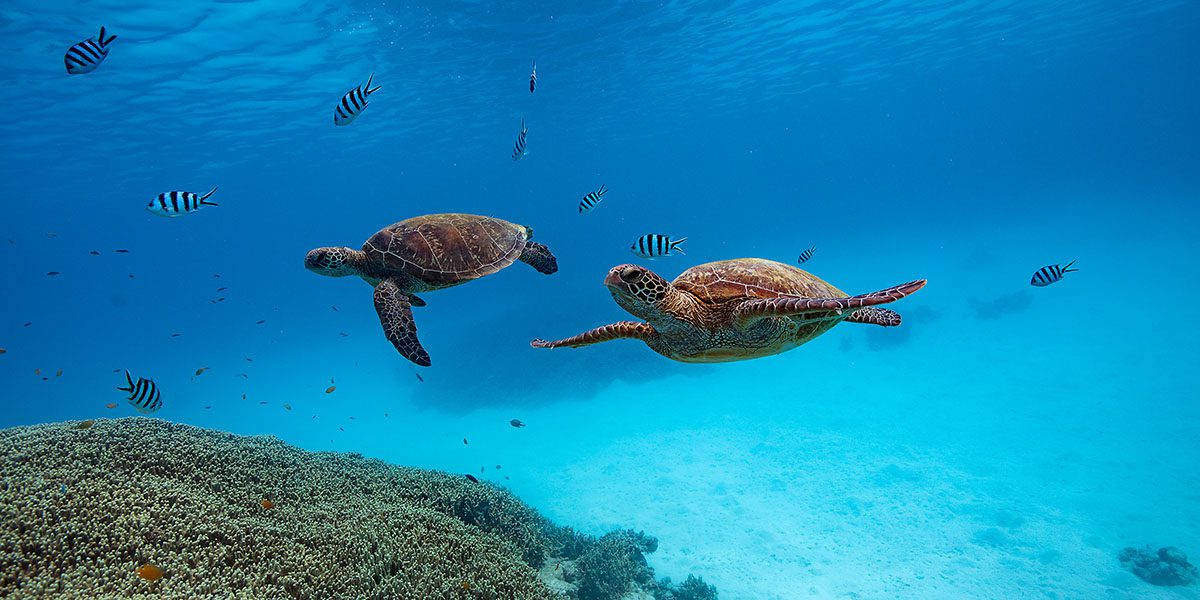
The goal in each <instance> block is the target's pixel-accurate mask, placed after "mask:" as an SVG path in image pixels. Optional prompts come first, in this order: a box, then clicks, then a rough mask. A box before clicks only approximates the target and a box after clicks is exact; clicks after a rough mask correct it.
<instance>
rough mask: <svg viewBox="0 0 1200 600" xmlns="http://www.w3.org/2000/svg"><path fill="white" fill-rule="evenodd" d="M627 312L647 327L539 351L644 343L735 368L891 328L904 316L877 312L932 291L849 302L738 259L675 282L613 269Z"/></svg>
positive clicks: (792, 270)
mask: <svg viewBox="0 0 1200 600" xmlns="http://www.w3.org/2000/svg"><path fill="white" fill-rule="evenodd" d="M604 285H605V286H607V287H608V290H609V292H611V293H612V295H613V299H614V300H616V301H617V304H620V305H621V308H624V309H625V310H627V311H629V312H630V313H632V314H633V315H634V316H636V317H638V318H641V319H644V320H645V322H641V321H620V322H617V323H612V324H611V325H605V326H603V327H598V328H596V329H593V330H591V331H587V332H584V333H581V334H579V335H576V336H573V337H569V338H566V339H562V340H558V341H554V342H547V341H545V340H540V339H538V340H533V342H532V345H533V347H535V348H560V347H564V346H565V347H570V348H578V347H579V346H587V345H590V344H598V343H600V342H607V341H609V340H615V339H620V338H631V339H637V340H642V341H643V342H646V345H648V346H650V348H651V349H652V350H654V351H655V352H658V353H659V354H661V355H663V356H665V357H667V358H672V359H675V360H678V361H683V362H728V361H734V360H745V359H749V358H758V357H760V356H770V355H772V354H778V353H780V352H783V351H785V350H791V349H792V348H795V347H796V346H799V345H801V344H803V343H805V342H807V341H809V340H811V339H813V338H815V337H817V336H818V335H821V334H822V333H825V332H826V331H829V329H830V328H831V327H833V326H834V325H837V324H838V323H840V322H842V321H850V322H854V323H872V324H875V325H882V326H885V327H894V326H896V325H899V324H900V315H898V314H896V313H895V312H892V311H890V310H888V309H886V308H874V306H875V305H878V304H886V303H888V302H893V301H896V300H899V299H900V298H903V297H905V296H907V295H909V294H911V293H913V292H915V291H917V290H919V289H921V288H922V287H924V286H925V280H924V279H922V280H918V281H913V282H911V283H906V284H904V285H898V286H896V287H893V288H888V289H886V290H882V291H879V292H873V293H870V294H864V295H862V296H847V295H846V294H845V293H843V292H842V291H841V290H839V289H837V288H835V287H833V286H832V285H830V284H828V283H826V282H825V281H823V280H821V279H820V278H819V277H817V276H816V275H813V274H812V273H809V272H808V271H804V270H802V269H798V268H796V267H793V266H791V265H785V264H783V263H778V262H775V261H772V260H763V259H759V258H739V259H735V260H723V261H718V262H711V263H707V264H703V265H699V266H695V267H692V268H690V269H688V270H686V271H684V272H683V273H682V274H680V275H679V277H677V278H675V281H673V282H667V280H665V279H663V278H662V277H659V276H658V275H656V274H654V273H653V272H651V271H649V270H647V269H645V268H643V267H639V266H637V265H620V266H616V267H613V268H612V270H610V271H609V272H608V277H605V279H604Z"/></svg>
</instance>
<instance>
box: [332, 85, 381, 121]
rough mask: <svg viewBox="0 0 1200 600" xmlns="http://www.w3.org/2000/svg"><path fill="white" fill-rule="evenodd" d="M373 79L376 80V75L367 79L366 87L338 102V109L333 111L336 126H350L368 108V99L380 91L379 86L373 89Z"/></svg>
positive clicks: (348, 94)
mask: <svg viewBox="0 0 1200 600" xmlns="http://www.w3.org/2000/svg"><path fill="white" fill-rule="evenodd" d="M373 79H375V74H374V73H371V76H370V77H367V83H366V84H365V85H360V86H358V87H356V88H354V89H352V90H350V91H349V92H346V95H345V96H342V101H341V102H338V105H337V109H336V110H334V111H333V124H334V125H338V126H341V125H349V124H350V123H352V122H353V121H354V119H357V118H358V115H359V114H361V113H362V111H363V109H365V108H366V107H367V98H368V97H370V96H371V94H374V93H375V92H377V91H379V86H375V87H371V80H373Z"/></svg>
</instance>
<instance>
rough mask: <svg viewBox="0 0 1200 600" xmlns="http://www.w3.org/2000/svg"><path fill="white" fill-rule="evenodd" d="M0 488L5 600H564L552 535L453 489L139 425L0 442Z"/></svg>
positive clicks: (56, 428) (439, 482)
mask: <svg viewBox="0 0 1200 600" xmlns="http://www.w3.org/2000/svg"><path fill="white" fill-rule="evenodd" d="M0 476H2V477H0V597H11V598H44V597H56V598H96V597H105V596H108V597H113V596H118V597H134V598H137V597H152V596H153V597H156V598H164V597H166V598H201V597H204V598H208V597H222V598H228V597H233V596H236V597H247V598H280V599H286V598H297V599H300V598H322V599H325V598H335V597H336V598H381V599H382V598H389V599H391V598H519V599H531V600H532V599H536V600H549V599H551V598H560V596H558V595H556V594H554V593H552V592H551V591H550V590H549V589H548V588H547V587H546V586H545V585H544V584H543V583H542V582H540V581H539V580H538V579H537V573H536V571H535V570H534V568H533V567H535V566H537V564H539V563H540V562H541V561H542V559H543V556H544V555H545V553H546V552H547V550H548V549H550V548H551V545H552V542H551V538H550V537H549V536H550V535H551V534H553V533H554V532H555V529H556V528H553V527H552V526H550V525H549V524H548V523H546V522H545V520H544V519H543V518H542V517H541V516H540V515H538V514H537V513H536V512H535V511H534V510H532V509H531V508H529V507H528V506H526V505H524V504H523V503H521V502H520V501H519V500H517V499H516V498H514V497H513V496H511V495H510V494H508V493H507V492H505V491H503V490H500V489H497V488H495V487H492V486H490V485H486V484H477V483H471V482H469V481H466V480H464V479H462V478H460V477H456V476H450V475H446V474H442V473H436V472H429V471H421V470H417V469H409V468H401V467H394V466H389V465H386V464H384V463H382V462H379V461H373V460H366V459H362V458H361V457H357V458H356V457H350V456H346V455H338V454H332V453H309V452H304V451H302V450H299V449H296V448H293V447H290V446H287V445H285V444H283V443H282V442H279V441H278V440H275V439H274V438H238V437H235V436H232V435H229V434H223V433H218V432H212V431H205V430H200V429H196V428H193V427H187V426H183V425H175V424H171V423H167V422H164V421H158V420H153V419H144V418H132V419H120V420H100V421H97V422H96V423H95V424H94V425H93V426H92V427H90V428H88V429H77V428H76V427H75V426H74V424H69V423H68V424H53V425H42V426H36V427H21V428H16V429H9V430H4V431H0ZM264 499H270V501H271V502H270V504H271V505H272V507H271V508H270V509H265V508H264V504H263V502H262V501H263V500H264ZM145 563H151V564H154V565H157V566H159V567H161V568H162V569H163V570H164V571H165V576H163V577H162V578H161V579H159V580H158V581H155V582H149V581H146V580H144V579H142V578H139V577H138V576H137V574H136V572H135V569H137V567H139V566H140V565H142V564H145Z"/></svg>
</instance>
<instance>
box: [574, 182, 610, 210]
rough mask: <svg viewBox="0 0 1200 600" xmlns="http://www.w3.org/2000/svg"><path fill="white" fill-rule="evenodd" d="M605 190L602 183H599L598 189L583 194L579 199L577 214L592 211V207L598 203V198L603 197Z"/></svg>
mask: <svg viewBox="0 0 1200 600" xmlns="http://www.w3.org/2000/svg"><path fill="white" fill-rule="evenodd" d="M607 191H608V190H606V189H604V184H600V189H598V190H596V191H594V192H592V193H590V194H588V195H586V196H584V197H583V200H580V201H579V214H581V215H582V214H584V213H590V212H592V209H593V208H596V205H597V204H600V200H601V199H602V198H604V193H605V192H607Z"/></svg>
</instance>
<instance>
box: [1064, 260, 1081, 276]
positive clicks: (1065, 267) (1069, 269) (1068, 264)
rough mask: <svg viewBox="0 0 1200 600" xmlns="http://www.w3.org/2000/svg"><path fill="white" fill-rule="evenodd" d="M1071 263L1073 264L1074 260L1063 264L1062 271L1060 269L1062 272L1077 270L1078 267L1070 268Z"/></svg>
mask: <svg viewBox="0 0 1200 600" xmlns="http://www.w3.org/2000/svg"><path fill="white" fill-rule="evenodd" d="M1073 264H1075V261H1071V262H1069V263H1067V264H1066V266H1064V267H1063V271H1062V272H1063V273H1071V272H1073V271H1078V270H1079V269H1072V268H1071V265H1073Z"/></svg>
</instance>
